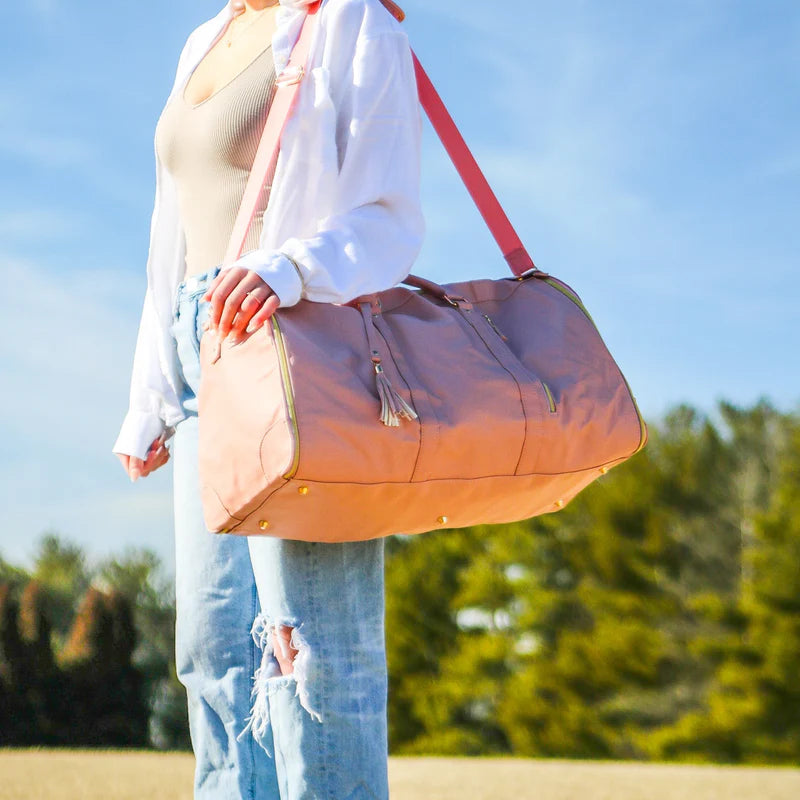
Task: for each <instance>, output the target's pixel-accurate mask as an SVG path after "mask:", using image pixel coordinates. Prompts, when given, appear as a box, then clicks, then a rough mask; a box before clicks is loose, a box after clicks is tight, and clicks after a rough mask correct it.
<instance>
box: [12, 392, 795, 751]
mask: <svg viewBox="0 0 800 800" xmlns="http://www.w3.org/2000/svg"><path fill="white" fill-rule="evenodd" d="M0 583H4V584H5V585H6V588H5V589H4V590H3V592H4V594H0V598H3V599H2V601H0V611H2V615H1V616H2V621H1V622H0V625H2V628H1V629H0V729H2V730H3V731H8V730H14V729H15V724H14V723H15V720H17V719H25V720H28V721H34V720H36V719H39V720H48V719H53V720H56V722H55V723H48V725H50V727H49V728H47V730H48V731H49V733H45V728H42V729H41V730H39V733H38V735H39V737H40V738H39V740H38V741H41V742H42V743H57V742H59V741H60V740H59V739H58V730H59V728H58V725H59V724H63V722H62V723H58V720H63V719H65V718H66V717H64V713H65V708H66V710H67V711H69V713H70V714H72V715H73V719H72V721H71V727H70V729H71V730H72V731H73V732H74V731H77V730H80V725H79V724H78V722H77V721H76V720H83V721H88V720H89V719H95V720H96V719H98V715H100V717H102V714H103V713H106V714H107V718H106V721H105V722H104V723H103V724H97V723H96V722H95V723H93V726H94V730H95V732H98V736H97V737H96V739H97V738H102V736H100V732H103V736H105V740H104V741H102V742H98V741H96V739H95V740H91V737H89V740H83V741H85V743H87V744H95V743H102V744H106V745H108V744H112V743H119V744H125V743H130V744H140V743H141V742H142V741H143V740H142V739H141V738H139V739H137V740H135V741H134V739H135V737H134V735H133V733H132V730H133V728H135V729H136V734H135V736H139V737H141V736H142V735H144V736H145V740H146V741H147V742H149V744H150V745H152V746H157V747H185V746H188V733H187V727H186V715H185V709H184V703H185V699H184V696H183V692H182V689H181V687H180V685H179V684H178V683H177V680H176V679H175V674H174V666H173V665H172V661H171V657H172V646H173V639H172V636H173V626H174V606H173V601H172V589H171V586H170V584H169V581H167V580H166V579H165V578H164V577H163V575H162V571H161V568H160V565H159V564H158V560H157V559H156V557H155V556H154V555H153V554H152V553H148V552H146V551H136V550H132V551H128V552H127V553H125V554H124V555H123V556H122V557H120V558H117V559H110V560H108V561H106V562H103V563H101V564H99V565H97V566H94V567H90V566H89V565H88V562H87V559H86V556H85V554H83V553H82V552H81V551H80V550H79V548H76V547H74V546H73V545H69V544H65V543H64V542H63V541H62V540H61V539H59V538H58V537H57V536H56V535H54V534H50V535H48V536H46V537H45V538H44V539H43V540H42V543H41V545H40V551H39V554H38V556H37V557H36V559H35V560H34V565H33V567H32V569H31V570H28V571H26V570H21V569H16V568H13V567H11V566H10V565H8V564H5V563H0ZM31 587H34V588H31ZM386 606H387V607H386V644H387V657H388V663H389V705H390V708H389V725H390V751H391V752H392V753H393V754H412V753H417V754H422V753H425V754H434V753H435V754H464V755H484V754H486V755H488V754H495V755H499V754H515V755H525V756H547V757H566V758H603V759H608V758H627V759H640V760H680V761H709V762H724V763H782V764H796V763H798V761H800V686H798V683H797V681H796V679H795V675H796V670H797V664H798V663H800V613H799V612H800V414H798V413H797V412H792V413H784V412H780V411H778V410H776V409H775V408H774V407H773V406H772V405H771V404H769V403H768V402H767V401H760V402H759V403H757V404H755V405H754V406H752V407H750V408H737V407H735V406H733V405H731V404H729V403H725V402H721V403H719V405H718V407H717V408H716V409H715V411H714V413H713V415H707V414H703V413H701V412H700V411H698V410H697V409H694V408H692V407H690V406H687V405H682V406H679V407H676V408H674V409H672V410H671V411H670V412H669V413H667V414H666V415H665V416H664V417H663V419H661V420H659V421H658V422H656V423H653V422H651V423H650V441H649V444H648V446H647V447H646V448H645V449H644V450H643V451H642V452H641V453H639V454H637V455H636V456H635V457H633V458H632V459H630V460H629V461H628V462H626V463H625V464H622V465H620V466H619V467H617V468H615V469H613V470H611V471H610V472H609V473H608V474H607V475H605V476H603V477H601V478H600V479H599V480H597V481H596V482H595V483H594V484H593V485H592V486H590V487H589V488H588V489H586V490H585V491H584V492H582V493H581V494H580V495H579V496H578V497H577V498H575V499H574V500H573V501H572V502H571V503H569V504H568V505H567V507H566V508H564V509H563V510H561V511H559V512H557V513H554V514H548V515H544V516H541V517H537V518H535V519H532V520H527V521H525V522H520V523H515V524H511V525H502V526H478V527H475V528H468V529H462V530H450V531H440V532H437V533H435V534H422V535H417V536H393V537H389V538H388V539H387V540H386ZM15 607H16V609H17V610H16V611H14V608H15ZM103 615H105V617H104V619H105V620H106V621H105V623H103V625H101V624H100V623H98V622H97V621H96V620H97V619H99V618H100V617H103ZM14 619H15V620H16V622H14V623H13V624H12V622H11V621H12V620H14ZM48 626H49V627H48ZM13 629H16V631H17V633H16V634H13V632H12V631H13ZM15 637H16V638H15ZM47 642H49V647H50V649H48V645H47V644H46V643H47ZM9 643H10V644H9ZM37 643H38V644H37ZM15 647H16V648H17V649H16V651H15V650H14V648H15ZM9 648H10V649H9ZM103 648H106V649H105V650H104V649H103ZM14 652H16V653H17V656H16V657H15V656H14V655H13V653H14ZM112 653H113V657H112V655H111V654H112ZM20 654H23V655H20ZM101 654H105V655H101ZM15 658H16V659H17V662H16V663H18V664H19V663H22V661H25V659H27V661H25V663H26V664H28V665H31V664H34V663H37V664H40V665H41V666H40V667H39V668H37V667H31V666H28V667H27V668H26V670H25V674H27V675H29V676H30V675H49V676H50V677H49V679H48V680H49V683H48V682H47V681H41V682H39V683H38V684H37V688H35V689H34V688H32V685H33V683H36V681H31V679H22V680H20V678H19V677H18V676H19V674H20V670H19V668H16V672H15V668H13V667H11V666H9V665H10V664H12V663H13V662H14V659H15ZM20 659H22V661H20ZM93 659H94V660H93ZM98 659H99V661H98ZM100 661H102V663H103V665H104V668H106V669H107V672H106V673H103V674H102V676H101V674H100V672H98V667H97V665H98V663H100ZM89 664H94V665H95V666H94V667H89V666H87V665H89ZM81 669H83V670H85V672H84V673H83V674H85V675H94V676H95V677H94V679H93V680H88V681H84V682H82V681H81V679H80V677H79V676H80V675H81V674H82V673H81ZM114 669H115V670H117V672H113V670H114ZM15 675H17V677H14V676H15ZM26 680H27V683H26V682H25V681H26ZM15 681H16V682H15ZM56 686H59V687H61V688H60V689H58V690H56V689H55V687H56ZM26 687H27V688H26ZM48 687H49V688H48ZM65 687H67V688H65ZM48 691H50V692H55V694H56V695H57V696H58V697H59V698H60V701H59V702H60V703H61V705H60V706H59V704H58V703H54V704H52V705H49V706H48V704H47V701H46V700H45V699H44V698H46V697H47V696H48ZM84 692H85V696H84V695H83V693H84ZM26 693H27V694H26ZM24 698H28V699H24ZM15 703H16V705H14V704H15ZM26 703H27V705H25V704H26ZM37 703H38V705H37ZM115 703H117V704H118V705H115ZM120 704H122V705H124V706H125V708H126V709H128V710H129V712H130V711H131V710H132V711H134V712H135V713H128V715H127V720H128V727H127V728H124V726H122V727H121V726H120V725H119V724H118V723H116V722H114V714H115V713H117V712H115V711H114V709H118V710H119V709H121V708H122V705H120ZM137 704H138V705H137ZM23 708H24V709H25V710H24V711H23ZM32 708H36V709H39V711H38V712H37V713H38V716H37V713H31V709H32ZM43 708H52V709H55V710H54V711H53V712H52V713H51V712H44V711H41V709H43ZM59 708H60V709H61V710H60V711H59ZM59 714H61V716H59ZM76 715H77V716H76ZM93 715H94V716H93ZM121 716H123V717H124V716H125V715H124V714H121ZM142 720H144V722H143V721H142ZM9 721H10V723H11V724H10V723H9ZM22 728H23V729H25V731H27V733H26V735H27V736H28V737H29V738H28V740H27V741H26V743H32V742H30V738H31V736H33V737H34V738H35V736H36V735H37V734H36V733H35V731H34V729H35V725H34V723H33V722H29V723H26V725H23V726H22ZM125 735H129V736H131V739H130V741H129V742H124V741H122V739H124V736H125ZM47 736H50V738H49V739H48V738H47ZM112 736H117V737H118V738H117V740H116V741H115V742H112V741H110V739H111V737H112ZM6 742H8V740H7V739H6Z"/></svg>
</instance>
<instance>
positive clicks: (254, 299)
mask: <svg viewBox="0 0 800 800" xmlns="http://www.w3.org/2000/svg"><path fill="white" fill-rule="evenodd" d="M220 276H223V277H222V279H220ZM204 299H206V300H208V301H209V303H210V308H209V312H208V321H207V323H206V327H207V328H214V327H215V328H217V331H218V333H219V335H220V336H222V337H223V338H224V337H225V336H227V335H228V334H229V333H233V339H234V341H239V340H240V339H241V338H242V337H243V336H244V334H245V332H247V333H252V332H253V331H254V330H255V329H256V328H257V327H258V326H259V325H262V324H263V323H264V322H265V321H266V320H267V319H268V318H269V317H270V316H272V314H273V313H274V312H275V310H276V309H277V308H278V307H279V305H280V300H279V299H278V297H277V296H276V295H275V294H274V292H273V291H272V289H271V288H270V287H269V285H268V284H267V283H265V282H264V280H263V279H262V278H261V277H260V276H259V275H257V274H256V273H255V272H253V271H252V270H245V269H244V268H243V267H233V268H231V269H229V270H226V271H224V272H220V273H219V274H218V275H217V276H216V277H215V278H214V280H213V281H212V283H211V285H210V286H209V290H208V291H207V292H206V294H205V295H204Z"/></svg>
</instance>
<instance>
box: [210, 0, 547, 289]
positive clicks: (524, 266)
mask: <svg viewBox="0 0 800 800" xmlns="http://www.w3.org/2000/svg"><path fill="white" fill-rule="evenodd" d="M391 5H392V6H394V8H396V9H397V10H398V12H399V14H400V15H402V11H400V10H399V8H398V7H397V6H395V5H394V4H393V3H392V4H391ZM319 7H320V3H319V2H318V3H315V4H314V5H312V6H309V8H308V14H307V16H306V19H305V21H304V23H303V28H302V30H301V31H300V36H299V38H298V40H297V43H296V44H295V46H294V49H293V50H292V55H291V58H290V60H289V64H288V66H287V67H286V69H285V70H284V71H283V72H282V73H281V75H280V76H279V77H278V79H277V81H276V83H277V86H278V88H277V91H276V93H275V97H274V98H273V101H272V105H271V107H270V110H269V114H268V116H267V122H266V125H265V126H264V133H263V134H262V136H261V142H260V143H259V145H258V151H257V152H256V157H255V159H254V161H253V166H252V168H251V170H250V177H249V179H248V181H247V186H246V187H245V191H244V195H243V197H242V203H241V205H240V206H239V213H238V215H237V217H236V222H235V224H234V226H233V233H232V234H231V240H230V242H229V244H228V250H227V252H226V253H225V259H224V260H223V262H222V263H223V265H225V266H227V265H228V264H230V263H231V262H233V261H235V260H236V259H237V258H238V257H239V255H240V254H241V251H242V247H243V246H244V241H245V238H246V237H247V231H248V229H249V227H250V224H251V223H252V221H253V217H254V215H255V210H256V204H257V202H258V197H259V195H260V194H261V190H262V188H263V186H264V183H265V182H266V179H267V175H268V174H269V171H270V169H271V167H273V166H274V164H275V162H276V160H277V158H278V150H279V145H280V136H281V132H282V130H283V126H284V124H285V123H286V120H287V118H288V116H289V114H290V112H291V109H292V105H293V103H294V100H295V97H296V96H297V92H298V90H299V88H300V83H301V81H302V79H303V75H304V65H305V64H306V61H307V60H308V53H309V49H310V46H311V38H312V35H313V32H314V23H315V21H316V14H317V12H318V11H319ZM389 10H390V11H392V9H389ZM392 13H395V12H394V11H392ZM395 16H397V17H398V19H400V16H398V14H396V13H395ZM411 55H412V58H413V60H414V72H415V75H416V79H417V89H418V91H419V98H420V102H421V103H422V107H423V108H424V109H425V113H426V114H427V115H428V118H429V119H430V121H431V124H432V125H433V127H434V130H435V131H436V133H437V134H438V136H439V138H440V139H441V140H442V144H443V145H444V147H445V150H447V153H448V155H449V156H450V158H451V160H452V162H453V164H454V165H455V167H456V170H458V174H459V175H460V176H461V180H462V181H463V182H464V185H465V186H466V187H467V191H468V192H469V193H470V196H471V197H472V199H473V200H474V202H475V205H476V206H477V207H478V210H479V211H480V212H481V216H482V217H483V219H484V221H485V222H486V224H487V225H488V226H489V230H490V231H491V232H492V235H493V236H494V238H495V241H496V242H497V244H498V245H499V246H500V250H501V251H502V253H503V257H504V258H505V260H506V261H507V262H508V265H509V267H510V268H511V271H512V272H513V273H514V274H515V275H521V274H522V273H523V272H526V271H527V270H530V269H535V265H534V263H533V259H532V258H531V257H530V255H528V251H527V250H526V249H525V247H524V245H523V244H522V241H521V240H520V238H519V236H518V235H517V232H516V231H515V230H514V226H513V225H512V224H511V222H510V221H509V219H508V217H507V216H506V213H505V211H503V208H502V206H501V205H500V202H499V200H498V199H497V197H496V195H495V193H494V192H493V191H492V188H491V187H490V186H489V182H488V181H487V180H486V176H485V175H484V174H483V172H481V169H480V167H479V166H478V163H477V161H475V158H474V156H473V155H472V153H471V152H470V150H469V147H467V143H466V142H465V141H464V137H463V136H462V135H461V133H460V131H459V130H458V127H457V126H456V124H455V122H454V121H453V118H452V117H451V116H450V113H449V112H448V110H447V108H446V107H445V105H444V103H443V102H442V98H441V97H440V96H439V93H438V92H437V91H436V89H435V88H434V86H433V84H432V83H431V80H430V78H429V77H428V74H427V73H426V72H425V70H424V69H423V68H422V65H421V64H420V63H419V59H417V55H416V53H414V52H413V50H412V52H411ZM248 209H249V210H248Z"/></svg>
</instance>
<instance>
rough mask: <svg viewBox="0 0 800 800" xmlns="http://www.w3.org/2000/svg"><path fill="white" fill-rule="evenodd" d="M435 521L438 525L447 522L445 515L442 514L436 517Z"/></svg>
mask: <svg viewBox="0 0 800 800" xmlns="http://www.w3.org/2000/svg"><path fill="white" fill-rule="evenodd" d="M436 522H438V523H439V525H444V524H445V522H447V517H445V516H444V515H442V516H441V517H436Z"/></svg>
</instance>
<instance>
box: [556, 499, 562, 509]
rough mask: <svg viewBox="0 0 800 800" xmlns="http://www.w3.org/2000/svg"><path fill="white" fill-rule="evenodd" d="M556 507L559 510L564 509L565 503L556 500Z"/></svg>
mask: <svg viewBox="0 0 800 800" xmlns="http://www.w3.org/2000/svg"><path fill="white" fill-rule="evenodd" d="M556 507H557V508H564V501H563V500H556Z"/></svg>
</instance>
